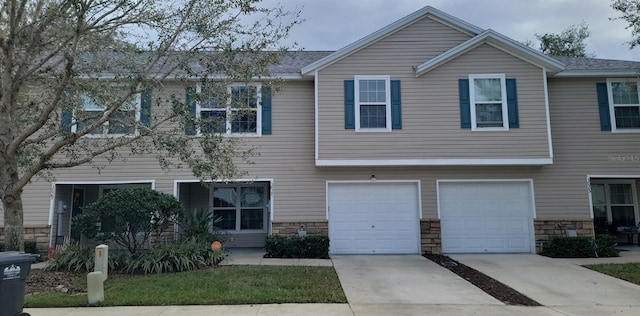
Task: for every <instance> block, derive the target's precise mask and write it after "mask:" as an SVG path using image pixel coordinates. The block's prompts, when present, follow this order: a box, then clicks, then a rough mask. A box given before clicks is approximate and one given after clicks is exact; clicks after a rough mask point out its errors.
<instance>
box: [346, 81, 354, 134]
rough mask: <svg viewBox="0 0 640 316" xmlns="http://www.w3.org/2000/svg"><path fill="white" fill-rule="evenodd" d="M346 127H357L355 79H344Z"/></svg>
mask: <svg viewBox="0 0 640 316" xmlns="http://www.w3.org/2000/svg"><path fill="white" fill-rule="evenodd" d="M344 128H345V129H355V128H356V110H355V92H354V82H353V80H345V81H344Z"/></svg>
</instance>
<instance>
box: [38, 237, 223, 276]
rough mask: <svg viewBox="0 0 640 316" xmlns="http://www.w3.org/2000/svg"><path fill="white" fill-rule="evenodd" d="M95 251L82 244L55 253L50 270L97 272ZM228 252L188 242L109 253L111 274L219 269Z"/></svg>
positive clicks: (204, 243) (74, 244) (71, 245)
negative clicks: (225, 253) (215, 266)
mask: <svg viewBox="0 0 640 316" xmlns="http://www.w3.org/2000/svg"><path fill="white" fill-rule="evenodd" d="M94 255H95V251H94V250H93V249H90V248H87V247H83V246H80V245H79V244H78V243H72V244H70V245H68V246H67V247H66V248H65V249H64V250H62V251H56V252H55V253H54V260H53V261H52V262H50V263H49V265H47V270H56V271H59V270H67V271H72V272H89V271H93V266H94ZM224 257H225V255H224V251H213V250H211V244H209V243H208V242H201V241H196V240H193V239H189V240H185V241H182V242H180V243H176V244H173V243H169V244H164V245H159V246H156V247H154V248H152V249H149V250H141V251H139V252H137V253H135V254H131V253H129V252H128V251H126V250H125V251H118V250H112V251H109V270H110V271H113V272H120V273H130V274H134V273H144V274H148V273H167V272H182V271H189V270H195V269H201V268H205V267H211V266H214V265H217V264H218V263H220V262H221V261H222V260H224Z"/></svg>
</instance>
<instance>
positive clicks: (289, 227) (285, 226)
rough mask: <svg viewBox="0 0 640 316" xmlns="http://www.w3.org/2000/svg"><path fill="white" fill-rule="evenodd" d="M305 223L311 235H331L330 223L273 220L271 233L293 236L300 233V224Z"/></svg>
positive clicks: (305, 227)
mask: <svg viewBox="0 0 640 316" xmlns="http://www.w3.org/2000/svg"><path fill="white" fill-rule="evenodd" d="M302 225H304V229H305V230H306V231H307V234H309V235H325V236H328V235H329V223H328V222H327V221H322V222H273V223H271V233H272V234H274V235H282V236H292V235H297V234H298V229H300V226H302Z"/></svg>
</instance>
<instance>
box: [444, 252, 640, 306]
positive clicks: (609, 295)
mask: <svg viewBox="0 0 640 316" xmlns="http://www.w3.org/2000/svg"><path fill="white" fill-rule="evenodd" d="M634 256H635V255H634ZM451 257H452V258H454V259H455V260H457V261H459V262H461V263H463V264H465V265H467V266H470V267H472V268H474V269H476V270H478V271H481V272H483V273H485V274H487V275H489V276H490V277H492V278H494V279H496V280H498V281H500V282H502V283H504V284H506V285H508V286H510V287H512V288H513V289H515V290H517V291H519V292H521V293H523V294H525V295H527V296H528V297H530V298H532V299H534V300H536V301H538V302H539V303H540V304H542V305H544V306H546V307H548V308H550V309H553V310H555V311H557V312H560V313H562V314H564V315H611V314H616V315H640V286H638V285H635V284H632V283H629V282H626V281H622V280H619V279H616V278H613V277H610V276H607V275H604V274H601V273H598V272H595V271H591V270H589V269H586V268H584V267H581V266H579V265H578V264H580V263H581V262H584V261H589V262H593V261H594V260H585V259H579V260H577V259H551V258H547V257H542V256H538V255H533V254H507V255H500V254H474V255H452V256H451ZM623 258H625V257H624V256H623ZM612 259H613V258H609V259H607V258H601V259H600V260H595V261H596V262H598V263H605V262H611V261H616V260H620V261H624V262H629V261H632V260H633V259H631V260H627V259H614V260H612Z"/></svg>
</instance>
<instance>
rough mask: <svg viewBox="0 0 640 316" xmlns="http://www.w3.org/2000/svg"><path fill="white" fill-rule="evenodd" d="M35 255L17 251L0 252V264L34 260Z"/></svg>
mask: <svg viewBox="0 0 640 316" xmlns="http://www.w3.org/2000/svg"><path fill="white" fill-rule="evenodd" d="M36 257H37V255H34V254H31V253H24V252H19V251H4V252H0V265H8V264H14V263H22V262H34V261H35V260H36Z"/></svg>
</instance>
